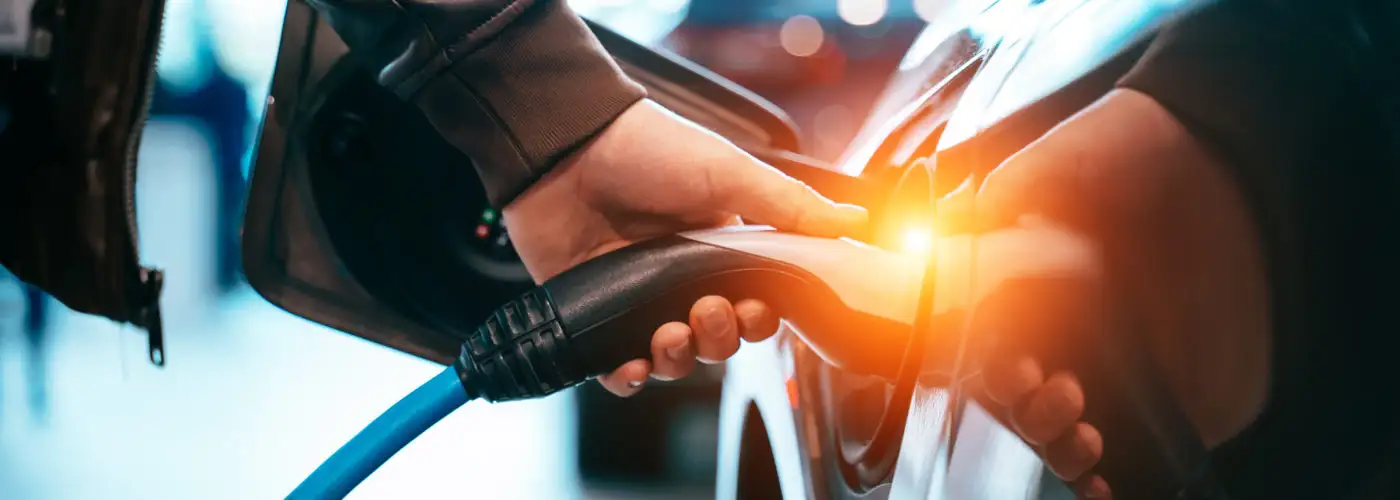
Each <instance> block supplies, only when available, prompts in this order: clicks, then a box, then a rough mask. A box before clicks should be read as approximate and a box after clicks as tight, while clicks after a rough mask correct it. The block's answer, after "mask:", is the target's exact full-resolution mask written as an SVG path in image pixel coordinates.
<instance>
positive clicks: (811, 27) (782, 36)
mask: <svg viewBox="0 0 1400 500" xmlns="http://www.w3.org/2000/svg"><path fill="white" fill-rule="evenodd" d="M778 41H779V42H781V43H782V44H783V50H786V51H787V52H788V53H789V54H792V55H794V56H797V57H807V56H810V55H812V54H816V53H817V51H818V50H820V49H821V48H822V43H823V42H825V41H826V34H825V33H824V32H823V31H822V25H821V23H820V22H818V21H817V20H816V18H813V17H812V16H807V15H797V16H792V17H789V18H787V20H786V21H783V26H782V28H780V29H779V30H778Z"/></svg>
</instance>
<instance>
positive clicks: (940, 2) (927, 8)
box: [914, 0, 953, 23]
mask: <svg viewBox="0 0 1400 500" xmlns="http://www.w3.org/2000/svg"><path fill="white" fill-rule="evenodd" d="M952 3H953V2H952V1H951V0H914V13H915V14H918V16H919V18H920V19H923V20H924V21H925V22H930V23H931V22H933V21H934V20H935V19H938V17H939V15H941V14H943V11H944V10H947V8H948V6H949V5H950V4H952Z"/></svg>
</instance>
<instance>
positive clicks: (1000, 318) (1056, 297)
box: [951, 90, 1270, 498]
mask: <svg viewBox="0 0 1400 500" xmlns="http://www.w3.org/2000/svg"><path fill="white" fill-rule="evenodd" d="M1227 172H1228V170H1227V169H1226V166H1225V165H1224V164H1223V163H1222V161H1221V160H1220V159H1219V158H1217V157H1216V156H1214V155H1213V154H1212V152H1211V151H1208V150H1207V148H1206V147H1205V146H1204V145H1203V144H1202V143H1201V142H1200V141H1198V140H1196V139H1195V138H1194V137H1192V136H1191V135H1190V134H1188V132H1187V130H1186V129H1185V127H1184V126H1183V125H1182V124H1181V123H1179V122H1178V121H1177V120H1176V119H1175V118H1174V117H1173V116H1172V115H1171V114H1170V113H1169V112H1168V111H1167V110H1166V109H1165V108H1163V107H1162V106H1161V105H1160V104H1158V103H1157V102H1156V101H1154V100H1153V99H1152V98H1151V97H1149V96H1147V95H1145V94H1141V93H1138V92H1135V91H1128V90H1120V91H1114V92H1112V93H1110V94H1109V95H1107V96H1105V97H1104V98H1102V99H1100V101H1099V102H1097V103H1096V104H1094V105H1093V106H1091V107H1089V108H1088V109H1086V110H1084V111H1082V112H1081V113H1079V114H1078V115H1076V116H1075V117H1072V118H1070V119H1069V120H1067V121H1065V122H1064V123H1062V124H1061V125H1059V126H1058V127H1056V128H1055V129H1053V130H1051V131H1050V132H1048V133H1047V134H1046V135H1045V136H1044V137H1042V138H1041V139H1040V140H1038V141H1037V142H1035V143H1033V144H1031V145H1030V146H1028V147H1026V148H1025V149H1024V150H1022V151H1021V152H1019V153H1018V154H1016V155H1015V156H1013V157H1011V158H1010V159H1008V160H1007V161H1005V162H1004V163H1003V164H1002V165H1000V166H999V167H998V168H997V169H996V170H994V171H993V172H992V173H991V174H990V175H988V177H987V179H986V181H985V182H984V183H983V185H982V186H981V189H980V190H978V191H977V193H976V196H975V201H974V202H973V203H971V207H969V209H970V210H971V213H970V217H971V218H972V219H975V220H976V221H977V222H978V225H980V226H982V227H996V226H1004V225H1009V224H1011V223H1012V222H1013V221H1015V220H1017V219H1018V218H1020V217H1022V216H1025V215H1038V216H1042V217H1045V218H1047V219H1050V220H1052V221H1054V222H1056V223H1058V224H1063V225H1065V226H1068V227H1069V228H1071V229H1073V230H1075V231H1076V232H1078V233H1081V234H1083V235H1086V236H1088V237H1089V238H1091V239H1093V240H1094V241H1095V243H1096V244H1097V245H1100V246H1101V248H1102V251H1103V252H1104V254H1105V255H1106V257H1105V258H1106V263H1107V265H1108V266H1110V267H1109V271H1110V272H1115V273H1120V274H1122V275H1123V276H1124V277H1125V279H1126V282H1127V289H1126V290H1123V293H1125V294H1128V295H1129V297H1128V298H1129V301H1130V302H1131V303H1132V304H1133V305H1134V306H1135V307H1142V309H1141V310H1135V311H1133V313H1134V314H1136V315H1138V316H1139V317H1141V319H1142V320H1143V321H1142V325H1143V327H1144V328H1145V330H1144V331H1141V332H1133V333H1134V334H1140V335H1143V336H1144V337H1145V338H1146V339H1147V341H1146V344H1147V345H1149V346H1150V349H1151V351H1152V352H1151V353H1150V354H1151V356H1152V361H1154V362H1155V364H1156V365H1157V366H1158V367H1160V368H1161V369H1162V370H1163V372H1164V373H1163V375H1164V377H1165V379H1166V381H1167V384H1168V386H1169V387H1170V388H1171V390H1172V392H1173V395H1174V396H1175V397H1176V400H1177V401H1178V403H1179V404H1180V405H1181V406H1182V408H1183V409H1184V410H1185V412H1186V414H1187V416H1188V418H1190V420H1191V421H1192V423H1193V424H1194V425H1195V427H1196V429H1197V431H1198V432H1199V433H1200V435H1201V438H1202V439H1203V440H1204V441H1205V443H1206V444H1207V445H1208V446H1213V445H1215V444H1218V443H1219V442H1221V441H1223V440H1224V439H1226V438H1228V437H1230V436H1232V435H1234V434H1235V433H1237V432H1239V431H1240V430H1242V429H1243V428H1244V427H1245V426H1246V425H1248V424H1249V422H1251V421H1252V420H1253V418H1254V416H1255V415H1256V414H1257V412H1258V411H1259V409H1260V408H1261V407H1262V405H1263V401H1264V396H1265V394H1266V389H1267V384H1268V369H1269V349H1270V345H1269V337H1268V331H1269V328H1268V320H1267V318H1268V302H1267V297H1266V293H1265V290H1266V288H1265V282H1264V273H1263V266H1262V259H1261V257H1260V253H1259V249H1258V243H1257V242H1258V237H1257V234H1256V230H1255V228H1254V226H1253V223H1252V221H1251V214H1250V213H1249V212H1248V210H1247V209H1246V206H1245V204H1244V202H1243V201H1242V199H1241V195H1240V193H1239V192H1238V189H1237V188H1236V187H1235V186H1234V185H1233V183H1232V179H1230V178H1229V177H1228V176H1227V175H1226V173H1227ZM964 194H965V193H964ZM951 199H960V198H959V197H958V196H957V194H955V195H954V196H953V197H951ZM952 206H954V207H956V205H952ZM952 212H953V213H957V211H956V210H954V211H952ZM1004 292H1006V293H1008V294H1009V296H1011V297H1012V299H1011V300H1009V301H1008V300H1002V301H1001V304H1000V307H1003V308H1004V307H1006V304H1007V303H1011V304H1015V305H1014V307H1012V308H1011V309H1013V310H1011V311H1004V312H997V311H988V310H984V309H983V306H987V307H997V306H993V305H992V304H990V303H984V304H983V306H979V308H978V310H977V314H976V319H974V321H973V326H972V329H973V332H972V335H973V336H974V337H984V338H991V339H993V340H992V341H991V345H992V346H993V347H991V348H990V349H989V352H988V353H987V354H986V357H985V358H984V364H983V369H982V374H981V377H980V380H977V381H974V382H978V383H980V389H977V391H976V392H978V394H977V398H978V400H979V401H980V402H981V403H982V404H983V405H984V406H986V407H988V409H989V410H991V411H992V412H993V413H995V414H998V415H1001V418H1003V419H1004V420H1003V421H1004V422H1005V423H1007V424H1008V427H1009V428H1011V429H1013V430H1014V431H1015V432H1017V433H1018V434H1019V435H1020V437H1021V438H1022V439H1023V440H1025V441H1026V443H1028V444H1029V445H1031V446H1032V447H1033V448H1035V449H1036V450H1037V451H1038V452H1039V453H1040V454H1041V456H1042V458H1043V459H1044V460H1045V462H1046V464H1047V465H1048V466H1049V468H1050V469H1051V470H1052V471H1053V472H1054V473H1055V474H1056V475H1058V476H1059V477H1061V478H1062V479H1064V480H1066V481H1069V482H1072V483H1073V484H1074V485H1075V488H1076V490H1077V492H1078V495H1079V496H1080V497H1081V498H1109V497H1110V496H1111V488H1112V485H1110V484H1107V482H1105V481H1104V480H1103V478H1101V477H1098V476H1095V475H1093V474H1092V472H1091V471H1092V469H1093V468H1094V467H1095V466H1096V465H1097V464H1098V462H1099V460H1100V459H1101V458H1102V454H1103V444H1104V443H1103V436H1101V435H1100V434H1099V432H1098V430H1097V429H1095V428H1094V427H1093V426H1091V425H1088V424H1086V423H1084V422H1082V421H1081V419H1082V417H1083V412H1084V405H1085V400H1084V390H1083V388H1082V386H1081V385H1080V383H1079V380H1078V379H1077V378H1076V377H1075V375H1074V374H1073V373H1069V372H1050V373H1047V372H1046V370H1045V369H1044V367H1043V366H1042V365H1041V363H1040V361H1039V360H1037V359H1036V358H1035V357H1033V356H1032V355H1030V354H1029V353H1026V352H1025V351H1024V350H1022V349H1018V348H1020V347H1024V346H1023V345H1020V343H1018V341H1017V340H1016V339H1045V338H1050V339H1053V338H1067V336H1069V335H1072V333H1071V332H1068V331H1066V329H1070V328H1076V327H1075V326H1073V325H1082V324H1083V322H1082V321H1075V319H1076V318H1075V317H1072V316H1074V315H1076V314H1078V315H1081V316H1082V315H1083V314H1084V312H1083V310H1082V309H1078V311H1076V308H1073V307H1061V304H1063V303H1064V301H1065V300H1066V299H1073V298H1074V297H1073V296H1074V295H1075V293H1076V291H1075V290H1073V289H1069V288H1057V289H1053V290H1046V289H1043V287H1042V289H1040V290H1031V289H1014V288H1012V289H1007V290H1004ZM1003 299H1006V296H1003ZM990 302H996V301H990ZM1070 302H1073V300H1070ZM1081 303H1082V301H1081ZM1079 319H1082V318H1079ZM1051 342H1053V341H1051Z"/></svg>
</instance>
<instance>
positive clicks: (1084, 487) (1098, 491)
mask: <svg viewBox="0 0 1400 500" xmlns="http://www.w3.org/2000/svg"><path fill="white" fill-rule="evenodd" d="M1074 491H1075V496H1077V497H1079V498H1080V499H1082V500H1110V499H1112V498H1113V490H1112V489H1111V488H1109V487H1108V481H1104V479H1103V476H1099V475H1093V476H1089V477H1086V478H1083V479H1080V480H1079V481H1076V482H1075V487H1074Z"/></svg>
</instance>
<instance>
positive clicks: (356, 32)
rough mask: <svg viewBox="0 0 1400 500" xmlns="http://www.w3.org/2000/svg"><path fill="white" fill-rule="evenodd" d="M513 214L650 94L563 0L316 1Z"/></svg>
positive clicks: (382, 81) (384, 82) (383, 78)
mask: <svg viewBox="0 0 1400 500" xmlns="http://www.w3.org/2000/svg"><path fill="white" fill-rule="evenodd" d="M310 3H311V5H312V6H314V7H315V8H317V10H318V11H319V12H321V13H322V14H323V15H325V16H326V17H327V18H328V21H329V22H330V24H331V26H332V27H333V28H334V29H335V30H336V33H337V34H339V35H340V37H341V38H342V39H343V40H344V41H345V42H346V44H347V45H348V46H349V47H350V48H351V51H352V53H354V54H355V56H356V57H359V58H361V59H362V60H363V61H364V62H366V63H367V64H368V65H369V66H370V68H371V69H372V70H374V71H376V72H377V74H378V78H379V83H380V84H381V85H383V86H385V87H386V88H388V89H390V90H392V91H393V92H395V93H396V94H397V95H398V96H399V97H400V98H403V99H405V100H406V101H408V102H411V103H413V104H415V105H416V106H417V107H418V108H419V109H421V110H422V111H423V113H424V114H425V116H426V117H427V118H428V120H429V121H430V122H431V123H432V124H433V126H434V127H435V128H436V129H437V131H438V133H440V134H441V135H442V137H443V138H444V139H446V140H447V141H448V142H449V143H451V144H452V145H453V146H455V147H456V148H457V149H458V150H460V151H462V152H463V153H465V154H466V155H467V156H468V157H469V158H471V159H472V162H473V164H474V166H475V168H476V170H477V172H478V173H479V174H480V176H481V180H482V183H483V184H484V185H485V187H486V194H487V197H488V199H489V200H490V202H491V203H492V204H493V205H494V206H496V207H501V206H504V205H506V204H508V203H510V201H511V200H512V199H514V198H515V197H516V196H517V195H519V194H520V193H521V192H523V191H524V190H525V189H526V188H527V187H529V185H530V184H531V183H533V182H534V181H535V180H536V179H538V178H539V177H540V176H542V175H544V173H545V172H547V171H548V170H549V169H550V168H551V167H553V166H554V165H555V164H556V163H558V162H559V161H560V160H561V159H563V158H564V157H566V156H567V155H569V154H570V153H571V152H573V151H574V150H576V149H577V148H579V147H580V146H581V145H583V144H584V143H586V142H587V141H589V140H590V139H592V138H593V137H594V136H595V135H596V134H597V133H598V132H599V131H601V130H602V129H604V128H605V127H607V125H608V124H610V123H611V122H612V121H613V120H614V119H615V118H616V117H617V116H618V115H620V114H621V113H622V112H623V111H624V110H626V109H627V108H629V107H630V106H631V105H632V104H634V103H636V102H637V101H639V100H641V99H642V98H643V97H645V90H644V89H643V88H642V87H641V86H640V85H638V84H637V83H635V82H633V81H631V80H630V79H629V78H627V76H626V75H624V74H623V73H622V71H621V69H620V68H619V67H618V65H617V64H616V62H615V61H613V59H612V58H611V57H610V56H609V55H608V54H607V53H606V51H604V49H603V48H602V46H601V44H600V43H599V42H598V40H597V38H596V37H594V36H593V33H592V31H590V30H589V28H588V27H587V26H586V25H585V24H584V22H583V20H582V19H580V18H579V17H578V16H577V15H576V14H575V13H574V12H573V11H571V10H570V9H569V7H568V6H567V4H566V3H565V2H564V1H563V0H446V1H444V0H435V1H428V0H368V1H366V0H311V2H310Z"/></svg>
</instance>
